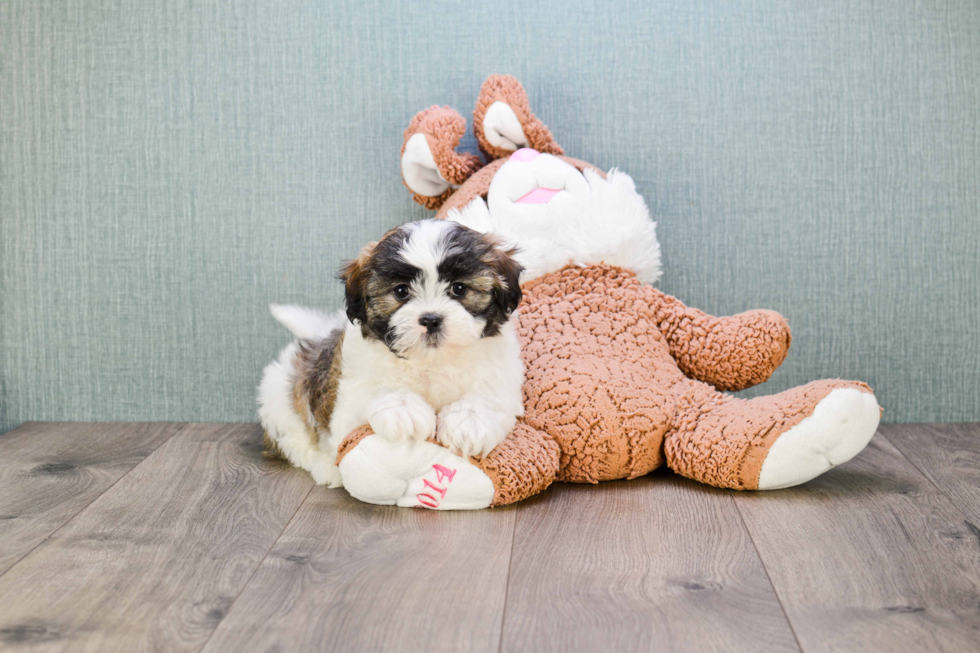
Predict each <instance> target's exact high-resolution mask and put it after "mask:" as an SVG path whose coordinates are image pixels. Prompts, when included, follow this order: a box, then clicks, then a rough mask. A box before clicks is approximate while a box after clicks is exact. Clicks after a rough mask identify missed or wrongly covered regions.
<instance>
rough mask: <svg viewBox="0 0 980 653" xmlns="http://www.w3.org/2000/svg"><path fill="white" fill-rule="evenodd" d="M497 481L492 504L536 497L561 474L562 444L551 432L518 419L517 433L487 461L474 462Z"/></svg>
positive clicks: (492, 453)
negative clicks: (550, 434)
mask: <svg viewBox="0 0 980 653" xmlns="http://www.w3.org/2000/svg"><path fill="white" fill-rule="evenodd" d="M473 462H474V463H475V464H476V466H477V467H479V468H480V469H482V470H483V473H484V474H486V475H487V476H488V477H490V480H491V481H493V487H494V495H493V503H492V504H491V506H504V505H507V504H509V503H514V502H516V501H520V500H521V499H526V498H528V497H530V496H534V495H535V494H537V493H538V492H540V491H542V490H544V489H545V488H546V487H548V486H549V485H551V483H552V482H553V481H554V480H555V477H556V476H557V475H558V465H559V451H558V443H557V442H555V441H554V440H553V439H552V438H551V437H549V436H548V435H547V434H545V433H542V432H540V431H536V430H535V429H533V428H531V427H530V426H528V425H527V424H525V423H523V422H518V424H517V426H516V427H515V428H514V432H513V433H511V434H510V436H508V438H507V439H506V440H504V441H503V442H501V443H500V444H498V445H497V446H496V447H495V448H494V450H493V451H491V452H490V454H489V455H487V457H486V458H484V459H483V460H474V461H473Z"/></svg>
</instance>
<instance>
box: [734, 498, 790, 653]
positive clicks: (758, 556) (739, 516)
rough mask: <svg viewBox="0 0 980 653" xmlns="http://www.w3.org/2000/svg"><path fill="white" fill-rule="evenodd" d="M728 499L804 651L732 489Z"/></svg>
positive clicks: (784, 615)
mask: <svg viewBox="0 0 980 653" xmlns="http://www.w3.org/2000/svg"><path fill="white" fill-rule="evenodd" d="M728 500H729V501H731V502H732V505H733V506H735V512H737V513H738V519H739V521H740V522H741V523H742V528H744V529H745V534H746V535H748V536H749V542H751V543H752V548H753V549H754V550H755V555H756V557H757V558H758V559H759V564H760V565H762V571H764V572H766V581H767V582H768V583H769V587H771V588H772V594H773V596H775V597H776V601H777V602H778V603H779V609H780V610H782V611H783V618H784V619H786V623H787V624H788V625H789V632H791V633H793V639H794V640H795V641H796V648H797V650H799V651H800V653H804V650H803V644H802V643H801V642H800V638H799V637H798V636H797V634H796V628H795V627H794V626H793V620H792V619H790V618H789V613H788V612H786V606H785V605H783V599H782V598H781V597H780V596H779V590H777V589H776V584H775V583H773V582H772V576H770V575H769V568H768V567H766V561H765V559H763V557H762V552H761V551H759V547H758V546H757V545H756V543H755V538H754V537H752V531H751V530H750V529H749V525H748V524H746V523H745V515H743V514H742V509H741V508H739V506H738V501H736V500H735V496H734V494H733V492H732V491H729V494H728Z"/></svg>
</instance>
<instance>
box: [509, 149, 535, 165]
mask: <svg viewBox="0 0 980 653" xmlns="http://www.w3.org/2000/svg"><path fill="white" fill-rule="evenodd" d="M539 156H541V152H538V151H537V150H532V149H531V148H529V147H522V148H521V149H519V150H517V151H516V152H514V153H513V154H511V155H510V158H512V159H514V160H515V161H521V162H523V163H527V162H528V161H533V160H534V159H536V158H538V157H539Z"/></svg>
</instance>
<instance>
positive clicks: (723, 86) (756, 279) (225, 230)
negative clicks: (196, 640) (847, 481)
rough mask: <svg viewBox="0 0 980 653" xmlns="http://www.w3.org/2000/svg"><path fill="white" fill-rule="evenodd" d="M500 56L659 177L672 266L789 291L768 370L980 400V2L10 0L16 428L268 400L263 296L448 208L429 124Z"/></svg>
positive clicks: (598, 151)
mask: <svg viewBox="0 0 980 653" xmlns="http://www.w3.org/2000/svg"><path fill="white" fill-rule="evenodd" d="M493 72H507V73H512V74H514V75H516V76H518V78H519V79H521V81H522V82H523V83H524V85H525V86H526V88H527V89H528V92H529V95H530V97H531V102H532V106H533V108H534V110H535V112H536V113H537V114H538V116H540V117H541V118H542V119H543V120H544V121H545V123H547V124H548V125H549V126H550V127H551V129H552V131H553V133H554V134H555V136H556V138H557V139H558V140H559V142H560V143H562V144H563V145H564V146H565V149H566V151H567V152H568V153H569V154H570V155H572V156H576V157H579V158H583V159H586V160H588V161H591V162H593V163H595V164H597V165H599V166H601V167H603V168H610V167H613V166H617V167H619V168H621V169H623V170H625V171H627V172H629V173H630V174H631V175H632V176H633V177H634V179H635V180H636V183H637V187H638V188H639V189H640V191H641V192H642V193H643V194H644V195H645V197H646V198H647V200H648V202H649V205H650V207H651V209H652V211H653V212H654V214H655V217H656V219H657V220H658V222H659V223H660V226H659V234H660V237H661V241H662V244H663V250H664V263H665V274H664V278H663V280H662V282H661V283H660V287H661V288H663V289H664V290H665V291H666V292H669V293H671V294H675V295H677V296H678V297H680V298H682V299H683V300H684V301H686V302H687V303H688V304H691V305H694V306H698V307H700V308H702V309H704V310H707V311H710V312H715V313H718V314H722V313H734V312H738V311H741V310H745V309H748V308H753V307H769V308H773V309H776V310H778V311H780V312H782V313H783V314H784V315H786V316H787V317H788V318H789V320H790V323H791V324H792V326H793V328H794V335H795V339H794V343H793V349H792V350H791V353H790V357H789V359H788V360H787V362H786V363H785V364H784V365H783V367H782V368H781V369H780V370H779V371H778V372H777V373H776V375H775V376H774V378H773V380H772V381H770V382H769V383H768V384H766V385H765V386H763V387H762V388H760V389H757V390H753V391H750V392H749V394H753V393H757V392H773V391H778V390H782V389H785V388H787V387H790V386H792V385H796V384H798V383H802V382H804V381H808V380H811V379H815V378H821V377H837V376H841V377H846V378H856V379H863V380H866V381H868V382H869V383H871V384H872V386H873V387H874V388H875V389H876V390H877V392H878V395H879V400H880V402H881V403H882V405H883V406H884V407H885V415H884V419H885V420H887V421H960V420H980V319H978V312H980V309H978V304H980V281H978V279H980V4H978V3H977V2H976V0H960V1H958V2H957V1H950V2H940V1H938V0H935V1H932V0H922V1H920V2H905V1H902V0H894V1H892V2H884V3H881V2H874V3H872V2H862V1H857V2H854V1H844V0H828V1H826V2H785V1H782V0H771V1H769V2H765V1H762V0H751V1H745V2H723V1H717V2H714V1H704V2H698V1H693V2H692V1H690V0H665V1H663V2H657V3H647V2H622V3H620V2H601V3H597V2H588V3H577V2H568V1H566V2H560V3H553V4H550V5H549V3H529V2H523V1H521V2H515V1H511V0H499V1H495V2H483V3H459V4H455V3H454V4H448V3H441V2H436V1H430V2H424V3H421V2H411V3H409V2H390V3H374V2H363V1H361V0H356V1H350V0H349V1H345V2H333V3H331V2H327V1H325V0H294V1H288V2H281V1H276V2H273V1H272V0H265V1H263V2H255V1H251V0H227V1H223V2H188V1H179V2H178V1H174V2H168V1H154V2H150V1H143V2H123V1H121V0H120V1H115V2H104V1H99V0H70V1H65V0H4V1H3V2H0V219H2V222H0V257H2V259H0V275H2V276H0V282H2V295H0V309H2V316H0V317H2V319H0V430H3V429H8V428H10V427H12V426H14V425H16V424H18V423H20V422H21V421H24V420H30V419H58V420H89V419H107V420H213V421H223V420H236V421H237V420H254V391H253V389H254V387H255V385H256V383H257V381H258V378H259V374H260V371H261V369H262V367H263V365H264V364H265V363H266V362H267V361H268V360H270V359H271V358H272V357H273V356H274V355H275V354H276V352H277V351H278V349H279V348H280V347H281V346H282V345H284V344H285V342H286V341H287V340H288V338H287V335H286V333H285V332H284V330H283V329H281V328H279V327H278V326H277V325H276V324H275V323H274V322H273V320H272V319H271V318H270V317H269V316H268V313H267V310H266V305H267V304H268V303H269V302H272V301H277V302H300V303H304V304H310V305H314V306H320V307H327V308H333V307H339V305H340V298H341V294H340V287H339V285H338V283H336V282H335V281H334V280H333V274H334V271H335V269H336V267H337V265H338V263H339V262H340V260H341V259H342V258H344V257H347V256H350V255H351V254H353V253H354V252H355V251H356V250H357V248H358V247H359V246H360V245H361V244H363V243H364V242H366V241H368V240H369V239H372V238H374V237H376V236H377V235H379V234H380V233H381V232H382V231H383V230H384V229H386V228H388V227H391V226H393V225H395V224H398V223H401V222H404V221H407V220H412V219H418V218H421V217H423V216H425V215H426V213H425V212H424V211H423V210H422V209H421V208H419V207H417V206H415V205H414V204H413V203H412V202H411V201H410V199H409V196H408V194H407V192H406V190H405V189H404V188H403V186H402V184H401V179H400V177H399V168H398V149H399V147H400V145H401V138H402V136H401V135H402V131H403V129H404V128H405V126H406V125H407V123H408V121H409V119H410V118H411V117H412V116H413V115H414V113H415V112H416V111H418V110H419V109H422V108H424V107H427V106H429V105H431V104H434V103H439V104H450V105H452V106H454V107H456V108H457V109H458V110H459V111H460V112H461V113H462V114H463V115H465V116H467V117H468V116H469V115H470V113H471V112H472V108H473V103H474V101H475V99H476V94H477V91H478V89H479V86H480V83H481V82H482V80H483V79H484V78H485V77H486V75H488V74H490V73H493ZM465 143H466V144H467V145H469V146H470V147H473V145H474V141H473V139H472V137H468V138H467V140H466V141H465Z"/></svg>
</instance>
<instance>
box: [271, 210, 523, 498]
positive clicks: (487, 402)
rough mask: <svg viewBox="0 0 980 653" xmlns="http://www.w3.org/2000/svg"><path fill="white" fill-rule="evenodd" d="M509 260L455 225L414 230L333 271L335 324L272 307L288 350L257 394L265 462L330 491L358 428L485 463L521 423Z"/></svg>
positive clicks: (517, 270) (489, 240) (492, 240)
mask: <svg viewBox="0 0 980 653" xmlns="http://www.w3.org/2000/svg"><path fill="white" fill-rule="evenodd" d="M513 254H514V250H513V249H507V248H505V247H504V246H502V245H501V243H500V242H499V241H498V240H497V238H496V237H495V236H492V235H485V234H481V233H479V232H477V231H474V230H472V229H469V228H467V227H464V226H462V225H459V224H457V223H455V222H451V221H447V220H425V221H422V222H414V223H411V224H407V225H404V226H402V227H397V228H395V229H392V230H391V231H389V232H388V233H387V234H385V236H384V238H382V239H381V240H380V241H379V242H377V243H372V244H370V245H367V246H366V247H365V248H364V249H363V250H362V251H361V253H360V256H358V257H357V258H356V259H354V260H352V261H348V262H347V263H345V264H344V266H343V268H342V270H341V275H340V276H341V279H342V280H343V281H344V284H345V303H346V307H347V310H346V316H345V315H344V314H343V313H338V314H335V315H324V314H322V313H318V312H316V311H312V310H310V309H305V308H300V307H297V306H272V314H273V315H274V316H275V318H276V319H277V320H279V321H280V322H281V323H282V324H283V325H285V326H286V328H288V329H289V330H290V331H291V332H292V333H293V334H294V335H295V336H296V338H297V339H296V341H295V342H293V343H291V344H290V345H289V346H287V347H286V348H285V349H284V350H283V351H282V353H281V354H280V356H279V359H278V360H277V361H275V362H273V363H272V364H270V365H269V366H268V367H266V369H265V372H264V376H263V379H262V383H261V385H260V386H259V405H260V407H259V418H260V419H261V422H262V426H263V428H264V429H265V444H266V450H267V453H268V454H270V455H276V456H280V457H283V458H286V459H287V460H289V461H290V462H291V463H292V464H293V465H296V466H297V467H302V468H303V469H305V470H307V471H309V472H310V473H311V474H312V475H313V478H314V480H315V481H316V482H317V483H318V484H327V485H329V486H330V487H339V486H341V485H342V482H341V479H340V472H339V471H338V469H337V467H336V465H335V464H334V463H335V460H336V456H337V447H338V445H339V444H340V443H341V442H342V441H343V439H344V437H346V436H347V434H348V433H350V432H351V431H353V430H354V429H355V428H357V427H359V426H362V425H364V424H370V425H371V428H372V429H373V430H374V432H375V433H377V434H378V435H380V436H382V437H385V438H388V439H390V440H392V441H395V442H413V441H420V440H426V439H428V438H431V437H435V438H436V439H437V440H438V441H439V442H441V443H442V444H444V445H445V446H447V447H448V448H449V449H451V450H452V451H454V452H455V453H458V454H460V455H463V456H484V455H486V454H487V453H489V452H490V450H491V449H493V448H494V447H495V446H496V445H497V444H499V443H500V441H501V440H503V439H504V438H505V437H506V436H507V434H508V433H510V431H511V429H513V428H514V424H515V422H516V420H517V417H518V416H519V415H522V414H523V412H524V407H523V397H522V393H521V386H522V385H523V382H524V367H523V363H522V361H521V354H520V346H519V344H518V340H517V331H516V324H515V322H516V314H515V311H516V309H517V306H518V304H520V301H521V289H520V274H521V267H520V265H518V264H517V263H516V262H515V261H514V259H513V258H512V256H513Z"/></svg>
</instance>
